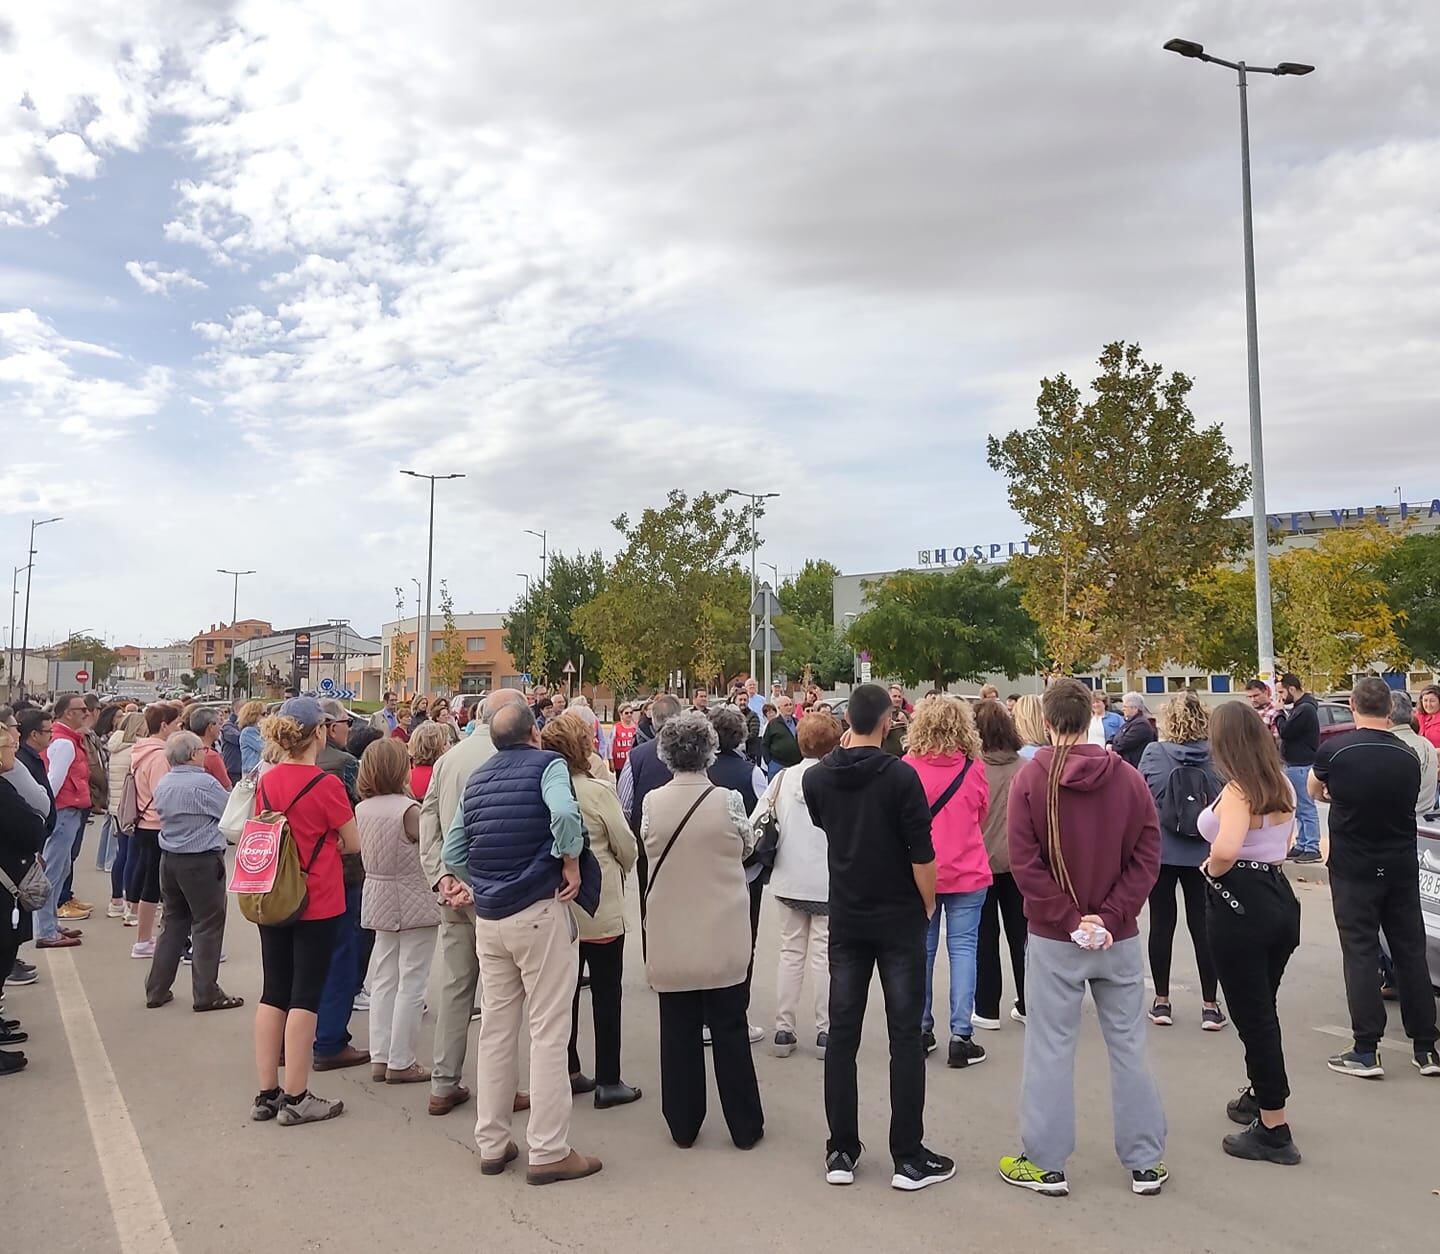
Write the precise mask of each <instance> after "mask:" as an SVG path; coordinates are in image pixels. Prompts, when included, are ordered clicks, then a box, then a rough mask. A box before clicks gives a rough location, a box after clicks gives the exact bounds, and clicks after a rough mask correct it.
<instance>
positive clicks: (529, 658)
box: [501, 549, 605, 684]
mask: <svg viewBox="0 0 1440 1254" xmlns="http://www.w3.org/2000/svg"><path fill="white" fill-rule="evenodd" d="M604 586H605V558H604V557H603V556H602V555H601V553H600V550H599V549H596V550H594V551H593V552H591V553H580V552H577V553H576V554H575V556H574V557H567V556H566V555H565V554H564V553H552V554H551V555H550V561H549V563H548V566H547V570H546V579H545V582H544V583H543V584H532V585H531V586H530V591H529V595H528V596H525V595H522V596H521V597H519V598H518V599H517V600H516V602H515V604H514V605H512V606H511V607H510V612H509V613H508V614H506V615H505V635H504V637H503V639H502V641H501V643H502V644H503V645H504V646H505V649H506V650H507V651H508V652H509V654H510V655H511V656H512V657H514V658H515V659H517V660H518V661H519V662H520V663H521V665H522V666H523V667H524V668H525V669H526V670H528V671H529V672H530V673H531V674H532V675H533V676H534V677H535V678H536V679H537V680H544V681H546V682H547V683H552V684H558V683H561V682H563V679H564V670H565V663H566V662H570V663H572V664H574V665H575V666H576V667H578V666H579V665H580V655H581V654H582V653H584V654H585V673H586V674H587V675H598V674H599V673H600V668H601V666H602V664H603V661H604V659H603V657H601V654H600V649H599V648H598V647H596V646H595V645H594V644H590V643H587V642H586V641H583V640H581V639H580V635H579V632H578V631H577V630H576V627H575V614H576V611H577V610H579V609H580V607H581V606H582V605H585V604H587V603H588V602H590V601H593V600H594V599H595V598H596V597H597V596H599V595H600V592H601V590H602V589H603V588H604Z"/></svg>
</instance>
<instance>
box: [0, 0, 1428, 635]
mask: <svg viewBox="0 0 1440 1254" xmlns="http://www.w3.org/2000/svg"><path fill="white" fill-rule="evenodd" d="M1082 9H1083V15H1082V12H1081V10H1082ZM1172 35H1184V36H1186V37H1189V38H1192V39H1196V40H1199V41H1201V42H1203V43H1205V44H1206V45H1207V46H1208V47H1209V48H1210V49H1211V50H1212V51H1214V52H1216V53H1217V54H1218V55H1221V56H1227V57H1231V58H1239V57H1248V58H1249V59H1251V60H1252V61H1255V62H1257V63H1273V62H1275V61H1278V60H1297V61H1310V62H1314V63H1315V64H1316V65H1317V66H1318V67H1319V69H1318V71H1317V72H1316V73H1315V74H1314V75H1312V76H1310V77H1309V78H1305V79H1271V78H1268V77H1267V78H1264V79H1260V80H1256V81H1255V82H1254V84H1253V88H1252V91H1251V122H1252V141H1253V144H1254V147H1255V154H1254V155H1255V175H1254V177H1255V197H1256V232H1257V250H1258V257H1259V260H1258V270H1259V299H1260V319H1261V323H1260V330H1261V349H1262V369H1263V384H1264V396H1265V412H1266V440H1267V446H1266V462H1267V474H1268V479H1269V491H1270V504H1271V507H1272V509H1275V510H1277V511H1278V510H1282V509H1283V510H1288V509H1292V508H1301V509H1303V508H1311V507H1326V508H1328V507H1331V506H1341V505H1344V506H1357V505H1374V504H1376V503H1382V502H1385V501H1387V500H1391V501H1393V499H1394V490H1395V488H1396V487H1397V486H1399V487H1402V488H1403V490H1404V494H1405V497H1406V499H1408V500H1419V499H1422V498H1423V499H1425V500H1429V499H1430V498H1431V497H1432V496H1440V436H1437V419H1440V409H1437V399H1436V398H1437V396H1440V297H1437V293H1440V216H1437V209H1436V206H1437V204H1440V78H1437V76H1436V74H1435V72H1434V63H1435V57H1436V54H1437V53H1440V17H1437V16H1436V14H1435V12H1434V10H1433V6H1430V5H1428V4H1425V3H1422V0H1409V2H1408V3H1404V2H1401V0H1372V2H1371V3H1369V4H1365V5H1356V4H1354V3H1350V2H1349V0H1249V2H1248V3H1240V2H1238V0H1237V2H1232V3H1225V2H1222V0H1207V2H1205V3H1200V2H1198V0H1194V2H1190V3H1175V2H1171V0H1165V2H1162V0H1143V2H1142V0H1128V2H1127V0H1101V2H1099V3H1094V4H1090V5H1085V6H1076V5H1074V4H1071V3H1061V2H1060V0H1037V2H1035V3H1029V4H1023V5H1008V6H996V5H993V4H982V3H976V2H974V0H871V2H864V0H794V2H793V3H789V4H783V5H776V4H773V3H760V2H759V0H729V2H728V3H723V4H722V3H718V2H714V0H712V2H709V3H706V2H704V0H668V2H667V3H663V4H661V3H655V2H654V0H650V2H645V0H607V3H603V4H598V3H597V4H578V3H574V2H573V0H571V2H570V3H560V2H558V0H529V3H526V4H523V5H516V4H511V3H499V2H498V0H358V2H357V3H354V4H349V5H339V4H334V3H322V2H321V0H235V2H233V3H231V2H226V0H189V2H188V3H186V4H184V5H176V4H173V3H169V2H168V0H125V2H124V3H119V2H112V0H83V2H82V0H46V2H45V3H43V4H34V3H32V4H25V5H7V6H6V12H5V14H4V15H3V16H0V434H3V441H4V443H3V448H4V455H3V458H0V550H3V552H0V560H3V561H4V563H5V567H6V568H8V567H11V566H15V565H23V564H24V562H25V557H24V553H25V540H26V537H27V534H28V524H29V520H30V519H31V518H32V517H46V516H48V515H51V514H62V515H64V521H63V522H61V523H58V524H55V525H54V526H51V527H47V528H45V529H44V530H43V531H41V532H40V533H39V537H38V539H39V543H38V545H37V547H38V548H39V549H40V554H39V557H38V558H37V566H36V579H35V589H34V607H33V611H32V617H31V639H32V640H36V639H39V640H42V641H43V640H46V639H49V638H51V637H53V636H56V635H63V634H65V633H66V632H68V631H75V630H79V629H81V628H90V629H93V630H95V631H97V632H101V633H104V634H107V635H108V636H110V637H111V638H112V640H113V641H114V642H117V643H118V642H120V641H122V640H123V641H134V640H143V641H144V642H147V643H149V642H155V641H159V640H161V639H168V638H171V637H174V636H177V635H178V636H189V635H190V634H192V633H193V632H194V631H195V630H197V629H199V628H202V627H204V626H206V625H208V624H209V623H210V622H212V621H215V620H218V619H221V618H223V617H226V616H228V612H229V605H230V581H229V580H228V579H226V578H225V577H223V576H221V575H218V574H215V573H214V570H215V568H216V567H219V566H237V565H238V566H241V567H254V568H256V569H257V570H258V571H259V572H260V573H259V574H257V575H255V576H253V577H251V578H250V579H248V580H247V581H245V583H244V584H243V585H242V589H243V592H244V597H243V600H242V607H241V612H242V615H244V614H247V613H249V614H254V615H256V616H261V617H267V618H270V619H272V620H273V621H274V622H276V623H277V624H283V625H293V624H294V623H296V622H300V621H316V620H322V619H324V618H327V617H332V616H347V617H350V618H351V619H352V620H354V622H355V624H356V625H357V626H358V627H361V628H363V629H366V630H373V629H374V628H375V627H376V626H377V625H378V623H379V622H380V621H381V619H382V618H384V617H387V616H389V615H390V614H391V613H392V608H391V607H392V606H393V600H394V596H393V592H392V589H393V587H394V586H395V585H396V584H400V585H402V586H404V587H405V588H406V589H407V590H408V591H409V592H410V593H411V594H412V595H413V585H411V583H410V580H411V578H412V577H414V576H422V577H423V573H424V555H425V519H426V513H425V510H426V503H425V499H424V495H423V493H424V489H423V486H420V485H417V484H416V483H415V481H413V480H410V479H406V478H404V477H402V476H401V475H400V474H399V470H400V469H401V468H403V467H411V468H415V469H419V470H434V471H438V472H449V471H462V472H464V473H466V474H467V475H468V476H469V477H468V478H467V479H465V480H464V481H463V482H460V483H454V484H449V485H442V487H441V498H440V499H441V502H442V509H441V514H440V519H439V523H438V526H437V536H436V574H437V579H438V578H439V577H440V576H442V575H443V576H446V577H448V578H449V580H450V583H451V586H452V588H453V589H454V591H455V595H456V600H457V602H458V604H459V606H460V608H462V609H474V610H493V609H500V608H503V607H505V606H506V605H508V604H509V603H510V602H511V601H512V599H513V598H514V597H515V596H516V595H517V593H518V592H519V590H520V587H521V580H520V579H519V577H518V575H517V574H516V572H519V571H522V570H535V571H538V566H539V554H538V542H535V541H532V540H531V538H530V537H529V536H527V535H526V534H525V529H526V528H534V529H536V530H540V529H542V528H546V529H548V531H549V534H550V537H551V543H552V545H554V546H555V547H557V548H565V549H567V550H574V549H575V548H577V547H585V548H590V547H593V546H595V545H600V546H602V547H604V548H605V549H606V551H607V552H609V551H612V550H613V547H614V544H613V537H614V534H615V533H614V532H613V530H612V529H611V528H610V526H609V520H610V519H611V518H613V517H614V516H615V515H616V514H617V513H618V512H620V511H621V510H622V509H625V510H631V511H635V510H638V509H640V508H642V507H643V506H645V505H646V504H649V503H653V502H656V501H658V500H659V499H660V498H661V497H663V494H664V492H665V490H666V489H668V488H670V487H672V486H680V487H685V488H687V489H692V490H698V489H702V488H716V489H718V488H727V487H736V488H747V489H753V490H757V491H779V492H780V493H781V494H782V495H781V498H780V500H779V501H778V502H775V503H774V504H773V506H772V509H771V513H770V516H769V518H768V519H767V521H766V524H765V527H764V530H765V532H766V534H767V537H768V543H767V545H766V548H765V551H764V553H763V554H762V557H763V558H765V559H768V560H770V561H773V562H775V563H777V564H778V565H779V567H780V568H781V571H782V572H784V571H785V570H787V569H789V568H791V567H793V566H794V565H798V563H799V562H800V561H802V560H803V559H804V558H805V557H807V556H826V557H829V558H830V559H831V560H833V561H835V562H836V563H837V564H838V565H840V566H841V568H842V569H844V570H846V571H869V570H883V569H889V568H891V567H893V566H895V565H898V564H902V563H907V562H912V561H913V560H914V555H915V551H916V549H917V548H918V547H924V546H927V545H928V546H931V547H939V546H941V545H945V546H947V547H953V546H955V545H961V544H965V545H969V544H972V543H982V542H983V543H988V542H991V541H1006V540H1009V539H1012V538H1015V537H1016V536H1017V535H1018V534H1019V528H1018V526H1017V524H1016V523H1015V521H1014V519H1013V518H1011V517H1010V516H1009V515H1008V512H1007V511H1006V508H1005V503H1004V501H1005V497H1004V485H1003V483H1001V482H999V481H998V480H997V479H996V478H995V477H994V476H993V475H992V474H991V472H990V471H989V470H988V468H987V467H986V465H985V459H984V437H985V435H986V434H987V433H988V432H992V431H1003V430H1008V429H1010V428H1012V427H1014V426H1016V425H1020V424H1023V423H1025V422H1027V421H1029V419H1030V416H1031V414H1032V413H1033V401H1034V395H1035V392H1036V386H1037V381H1038V380H1039V379H1040V377H1041V376H1043V375H1045V374H1049V373H1054V372H1056V371H1060V370H1065V371H1069V372H1071V373H1072V374H1073V375H1075V376H1078V377H1080V378H1083V379H1088V378H1089V376H1090V373H1091V372H1090V366H1091V364H1092V362H1093V358H1094V357H1095V355H1096V353H1097V352H1098V350H1099V347H1100V345H1101V344H1102V343H1103V342H1105V341H1106V340H1109V339H1115V338H1125V339H1132V340H1138V341H1139V342H1140V343H1141V344H1142V345H1143V346H1144V348H1145V349H1146V351H1147V353H1148V354H1149V355H1151V356H1152V357H1154V358H1156V359H1158V360H1160V361H1162V362H1164V363H1165V364H1166V365H1167V366H1171V367H1175V368H1179V369H1183V370H1186V371H1187V372H1189V373H1190V374H1192V375H1193V376H1194V377H1195V378H1196V380H1197V386H1196V391H1195V394H1194V400H1195V406H1196V409H1197V411H1198V412H1199V414H1200V415H1201V416H1202V418H1204V419H1206V420H1218V421H1220V422H1222V423H1223V424H1224V425H1225V428H1226V430H1227V431H1228V432H1229V434H1230V438H1231V442H1232V445H1233V446H1234V447H1235V448H1236V449H1237V452H1239V453H1240V454H1241V455H1245V454H1246V449H1247V436H1246V412H1245V357H1244V313H1243V301H1242V291H1241V283H1240V279H1241V269H1240V256H1241V255H1240V219H1239V186H1238V145H1237V126H1236V92H1235V88H1234V84H1233V77H1232V76H1230V75H1229V73H1228V72H1227V71H1224V70H1221V69H1219V68H1218V67H1214V66H1204V65H1200V64H1199V63H1196V62H1189V61H1183V60H1181V59H1180V58H1178V57H1174V56H1172V55H1169V54H1167V53H1164V52H1162V51H1161V48H1160V45H1161V44H1162V43H1163V42H1164V40H1165V39H1167V38H1169V37H1171V36H1172ZM22 596H23V593H22ZM412 603H413V602H412ZM6 626H7V627H8V623H6Z"/></svg>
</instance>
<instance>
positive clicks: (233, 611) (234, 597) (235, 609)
mask: <svg viewBox="0 0 1440 1254" xmlns="http://www.w3.org/2000/svg"><path fill="white" fill-rule="evenodd" d="M215 573H216V574H217V575H232V576H234V579H235V587H234V591H233V593H232V594H231V597H230V692H229V696H230V703H231V705H234V703H235V646H236V645H237V644H238V643H239V641H237V640H236V639H235V619H236V617H237V616H238V614H239V612H240V576H241V575H253V574H254V573H255V572H254V571H253V570H222V569H221V568H220V567H218V566H217V567H216V568H215Z"/></svg>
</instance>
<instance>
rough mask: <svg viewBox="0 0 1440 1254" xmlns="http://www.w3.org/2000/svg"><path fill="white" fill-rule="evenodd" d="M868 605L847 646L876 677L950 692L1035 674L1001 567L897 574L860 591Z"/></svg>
mask: <svg viewBox="0 0 1440 1254" xmlns="http://www.w3.org/2000/svg"><path fill="white" fill-rule="evenodd" d="M864 590H865V597H866V600H867V602H868V604H869V607H870V608H869V609H867V610H866V611H865V612H864V613H863V614H861V615H860V617H859V618H857V619H856V620H855V621H854V622H853V623H852V624H851V625H850V630H849V632H848V633H847V636H846V639H847V640H848V641H849V643H850V644H851V645H852V646H854V647H855V648H856V649H860V650H864V651H867V652H868V653H869V654H870V660H871V663H872V664H873V666H874V668H875V671H876V673H877V674H880V675H887V676H889V675H894V676H897V677H899V678H900V679H902V680H903V681H904V682H905V683H906V684H909V685H912V686H914V685H918V684H924V683H928V684H934V685H935V687H937V688H942V689H943V688H947V687H949V686H950V685H951V684H953V683H954V682H955V681H956V680H960V679H966V680H979V679H980V678H981V676H983V675H989V674H994V673H1003V674H1005V675H1008V676H1009V677H1010V678H1011V679H1014V678H1015V676H1017V675H1019V674H1021V673H1023V672H1025V671H1029V670H1031V669H1033V668H1034V666H1035V661H1036V643H1037V637H1036V632H1035V622H1034V620H1033V619H1032V618H1031V617H1030V615H1029V614H1027V613H1026V612H1025V608H1024V606H1023V605H1022V604H1021V600H1020V589H1019V587H1018V586H1017V585H1016V584H1015V582H1014V581H1013V580H1012V579H1011V578H1010V576H1009V572H1008V571H1007V570H1006V569H1005V568H1004V567H1002V566H981V565H978V564H976V563H973V562H972V563H967V564H966V565H964V566H957V567H955V568H954V569H953V570H944V571H913V570H907V571H901V572H899V573H898V574H895V575H890V576H889V577H887V578H885V579H880V580H876V581H875V582H873V583H866V584H865V585H864Z"/></svg>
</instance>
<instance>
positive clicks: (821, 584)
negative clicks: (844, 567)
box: [776, 557, 840, 623]
mask: <svg viewBox="0 0 1440 1254" xmlns="http://www.w3.org/2000/svg"><path fill="white" fill-rule="evenodd" d="M839 573H840V568H839V567H838V566H836V565H835V563H834V562H827V561H826V560H825V559H824V558H823V557H822V558H814V557H810V558H806V559H805V565H804V566H802V567H801V568H800V569H799V571H798V572H796V573H795V574H794V575H792V576H790V578H788V579H786V580H785V581H784V582H782V583H781V585H780V587H779V588H778V589H777V590H776V595H777V596H778V597H779V598H780V607H781V609H782V610H783V612H784V613H785V614H786V615H788V616H789V617H790V618H800V619H804V620H805V621H806V622H815V621H817V620H818V621H821V622H826V623H833V622H834V621H835V577H836V576H837V575H838V574H839Z"/></svg>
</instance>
